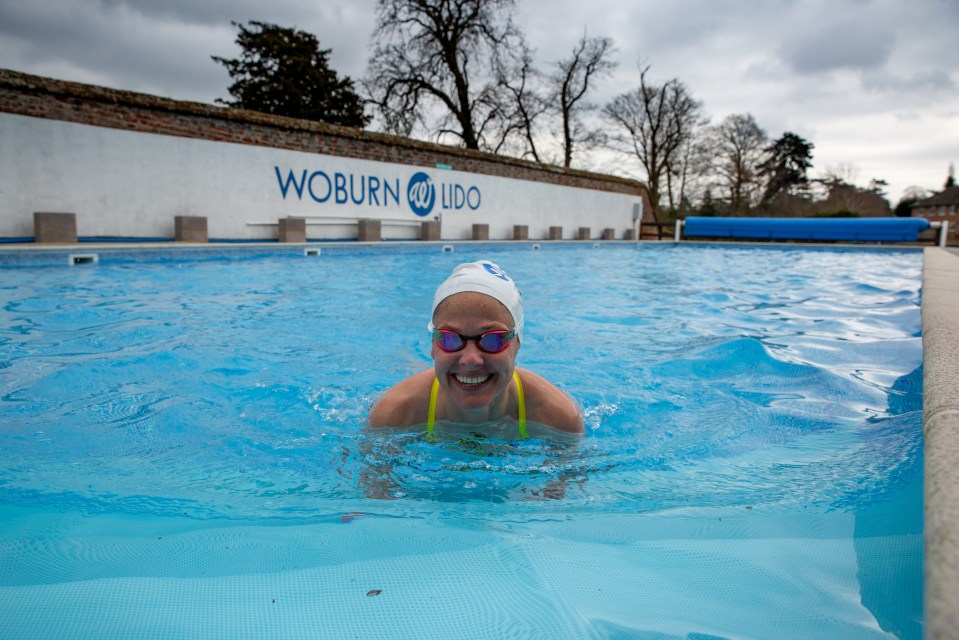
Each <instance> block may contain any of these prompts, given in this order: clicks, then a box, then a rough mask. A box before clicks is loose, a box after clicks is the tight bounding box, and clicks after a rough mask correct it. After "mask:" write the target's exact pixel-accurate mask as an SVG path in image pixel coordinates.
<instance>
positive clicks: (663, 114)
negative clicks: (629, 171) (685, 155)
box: [603, 66, 702, 217]
mask: <svg viewBox="0 0 959 640" xmlns="http://www.w3.org/2000/svg"><path fill="white" fill-rule="evenodd" d="M648 71H649V67H648V66H646V67H642V68H641V69H640V73H639V87H637V88H636V89H634V90H632V91H629V92H627V93H624V94H622V95H620V96H617V97H616V98H614V99H613V100H612V102H610V103H609V104H607V105H606V106H605V107H604V108H603V113H604V114H605V116H606V117H607V118H608V119H609V120H610V122H611V123H612V125H613V127H614V129H615V130H616V133H615V134H614V135H613V142H614V143H615V145H616V146H617V147H618V148H620V149H621V150H623V151H625V152H627V153H630V154H632V155H634V156H635V157H636V159H637V160H639V163H640V164H641V165H642V167H643V169H644V170H645V171H646V177H647V179H646V188H647V190H648V192H649V199H650V203H651V204H652V208H653V215H654V217H658V213H659V211H660V197H661V195H662V193H663V188H664V186H665V184H664V183H666V181H667V179H668V176H669V170H670V167H671V166H676V165H677V164H678V160H679V159H678V157H677V154H678V153H679V152H680V151H681V150H682V148H683V145H684V144H685V143H687V142H688V141H689V140H690V139H691V138H692V136H693V132H694V130H695V128H696V127H697V126H698V125H699V124H700V122H701V115H700V113H701V109H702V103H700V102H699V101H697V100H695V99H693V97H692V96H691V95H690V93H689V90H688V89H686V85H685V84H683V83H682V82H681V81H680V80H678V79H676V78H673V79H672V80H668V81H666V82H665V83H663V84H661V85H657V84H651V83H649V82H647V80H646V73H647V72H648Z"/></svg>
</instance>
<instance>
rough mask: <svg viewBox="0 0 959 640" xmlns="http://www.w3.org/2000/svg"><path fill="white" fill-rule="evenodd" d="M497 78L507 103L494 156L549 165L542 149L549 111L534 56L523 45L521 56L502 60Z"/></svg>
mask: <svg viewBox="0 0 959 640" xmlns="http://www.w3.org/2000/svg"><path fill="white" fill-rule="evenodd" d="M498 76H499V82H500V85H501V86H502V88H503V92H504V95H505V102H504V106H503V108H502V113H503V118H502V120H501V123H500V127H499V129H498V132H497V133H498V135H497V137H496V143H495V144H493V145H491V150H492V151H493V152H494V153H501V152H505V153H509V154H510V155H514V156H517V157H519V158H526V159H532V160H535V161H536V162H540V163H542V162H546V159H545V158H544V156H543V155H542V152H541V151H540V148H539V142H538V140H540V138H541V135H540V134H541V126H542V124H541V123H542V120H543V119H544V117H545V115H546V114H547V112H548V111H549V103H548V102H547V100H546V98H545V97H544V95H545V94H544V89H543V78H542V75H541V74H540V73H539V72H538V71H537V70H536V69H535V68H534V67H533V54H532V52H531V51H530V50H529V49H528V48H526V47H525V46H523V49H522V50H521V52H520V54H519V56H518V57H514V59H513V60H501V61H500V63H499V69H498Z"/></svg>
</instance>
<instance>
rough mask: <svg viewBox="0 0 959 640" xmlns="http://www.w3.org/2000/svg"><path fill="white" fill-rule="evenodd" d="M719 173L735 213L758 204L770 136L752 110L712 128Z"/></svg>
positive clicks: (723, 188)
mask: <svg viewBox="0 0 959 640" xmlns="http://www.w3.org/2000/svg"><path fill="white" fill-rule="evenodd" d="M712 134H713V137H714V139H715V152H716V160H717V161H716V168H715V171H716V174H717V177H718V178H719V187H720V188H721V189H722V190H723V191H725V192H726V194H727V198H728V202H729V208H730V211H731V212H732V213H746V212H748V211H749V210H750V209H751V208H752V207H753V206H754V205H755V204H757V202H758V199H759V196H760V195H761V191H762V187H763V183H762V180H761V178H760V175H759V165H760V164H762V162H763V160H764V159H765V155H764V154H765V151H764V150H765V148H766V146H767V145H768V142H769V137H768V136H767V135H766V132H765V131H763V129H762V128H761V127H760V126H759V125H758V124H756V119H755V118H753V116H752V115H751V114H748V113H745V114H733V115H731V116H728V117H727V118H726V119H725V120H723V121H722V122H721V123H719V124H718V125H717V126H716V127H715V128H714V129H713V132H712Z"/></svg>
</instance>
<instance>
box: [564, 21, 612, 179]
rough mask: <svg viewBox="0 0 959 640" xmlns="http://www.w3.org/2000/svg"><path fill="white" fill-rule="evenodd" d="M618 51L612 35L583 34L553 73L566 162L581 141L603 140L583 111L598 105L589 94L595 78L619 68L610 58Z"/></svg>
mask: <svg viewBox="0 0 959 640" xmlns="http://www.w3.org/2000/svg"><path fill="white" fill-rule="evenodd" d="M614 52H615V48H614V47H613V41H612V39H611V38H605V37H592V38H589V37H587V36H586V34H585V33H583V37H582V38H580V40H579V42H577V43H576V46H575V47H574V48H573V52H572V54H571V55H570V57H568V58H565V59H563V60H559V61H558V62H556V63H555V65H554V67H555V68H554V70H553V73H552V74H551V76H550V84H551V85H552V86H553V99H552V100H551V101H552V102H553V103H554V105H555V108H556V110H557V111H558V114H559V118H560V124H561V127H562V141H563V166H564V167H569V166H571V164H572V161H573V151H574V148H575V147H576V146H578V145H594V144H597V143H601V142H602V141H603V136H602V132H601V130H599V129H596V128H591V127H588V126H587V125H586V124H585V123H584V122H583V115H584V114H585V113H586V112H588V111H591V110H593V109H595V108H596V105H594V104H592V103H590V102H588V101H587V100H586V96H587V94H588V93H589V91H590V89H592V88H593V85H594V84H595V82H596V80H597V79H599V78H602V77H606V76H609V75H610V74H611V73H612V71H613V69H615V68H616V64H617V63H616V62H614V61H612V60H610V57H611V56H612V55H613V53H614Z"/></svg>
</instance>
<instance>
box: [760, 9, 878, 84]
mask: <svg viewBox="0 0 959 640" xmlns="http://www.w3.org/2000/svg"><path fill="white" fill-rule="evenodd" d="M894 46H895V39H894V36H893V34H892V32H891V31H888V30H886V29H876V28H868V27H867V26H865V25H862V24H855V23H852V22H847V23H845V24H833V25H829V26H825V27H822V28H819V29H816V28H812V29H808V30H797V31H796V32H795V35H794V36H793V37H792V38H790V39H789V40H787V41H786V42H785V43H784V44H783V45H782V46H781V47H780V48H779V52H778V53H779V57H780V59H781V60H782V61H783V62H784V63H785V64H786V65H787V66H788V67H789V68H790V69H792V70H793V71H796V72H798V73H811V74H815V73H821V72H828V71H833V70H837V69H853V70H865V69H875V68H880V67H882V66H883V65H885V64H886V62H887V61H888V60H889V57H890V55H891V54H892V51H893V48H894Z"/></svg>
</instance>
